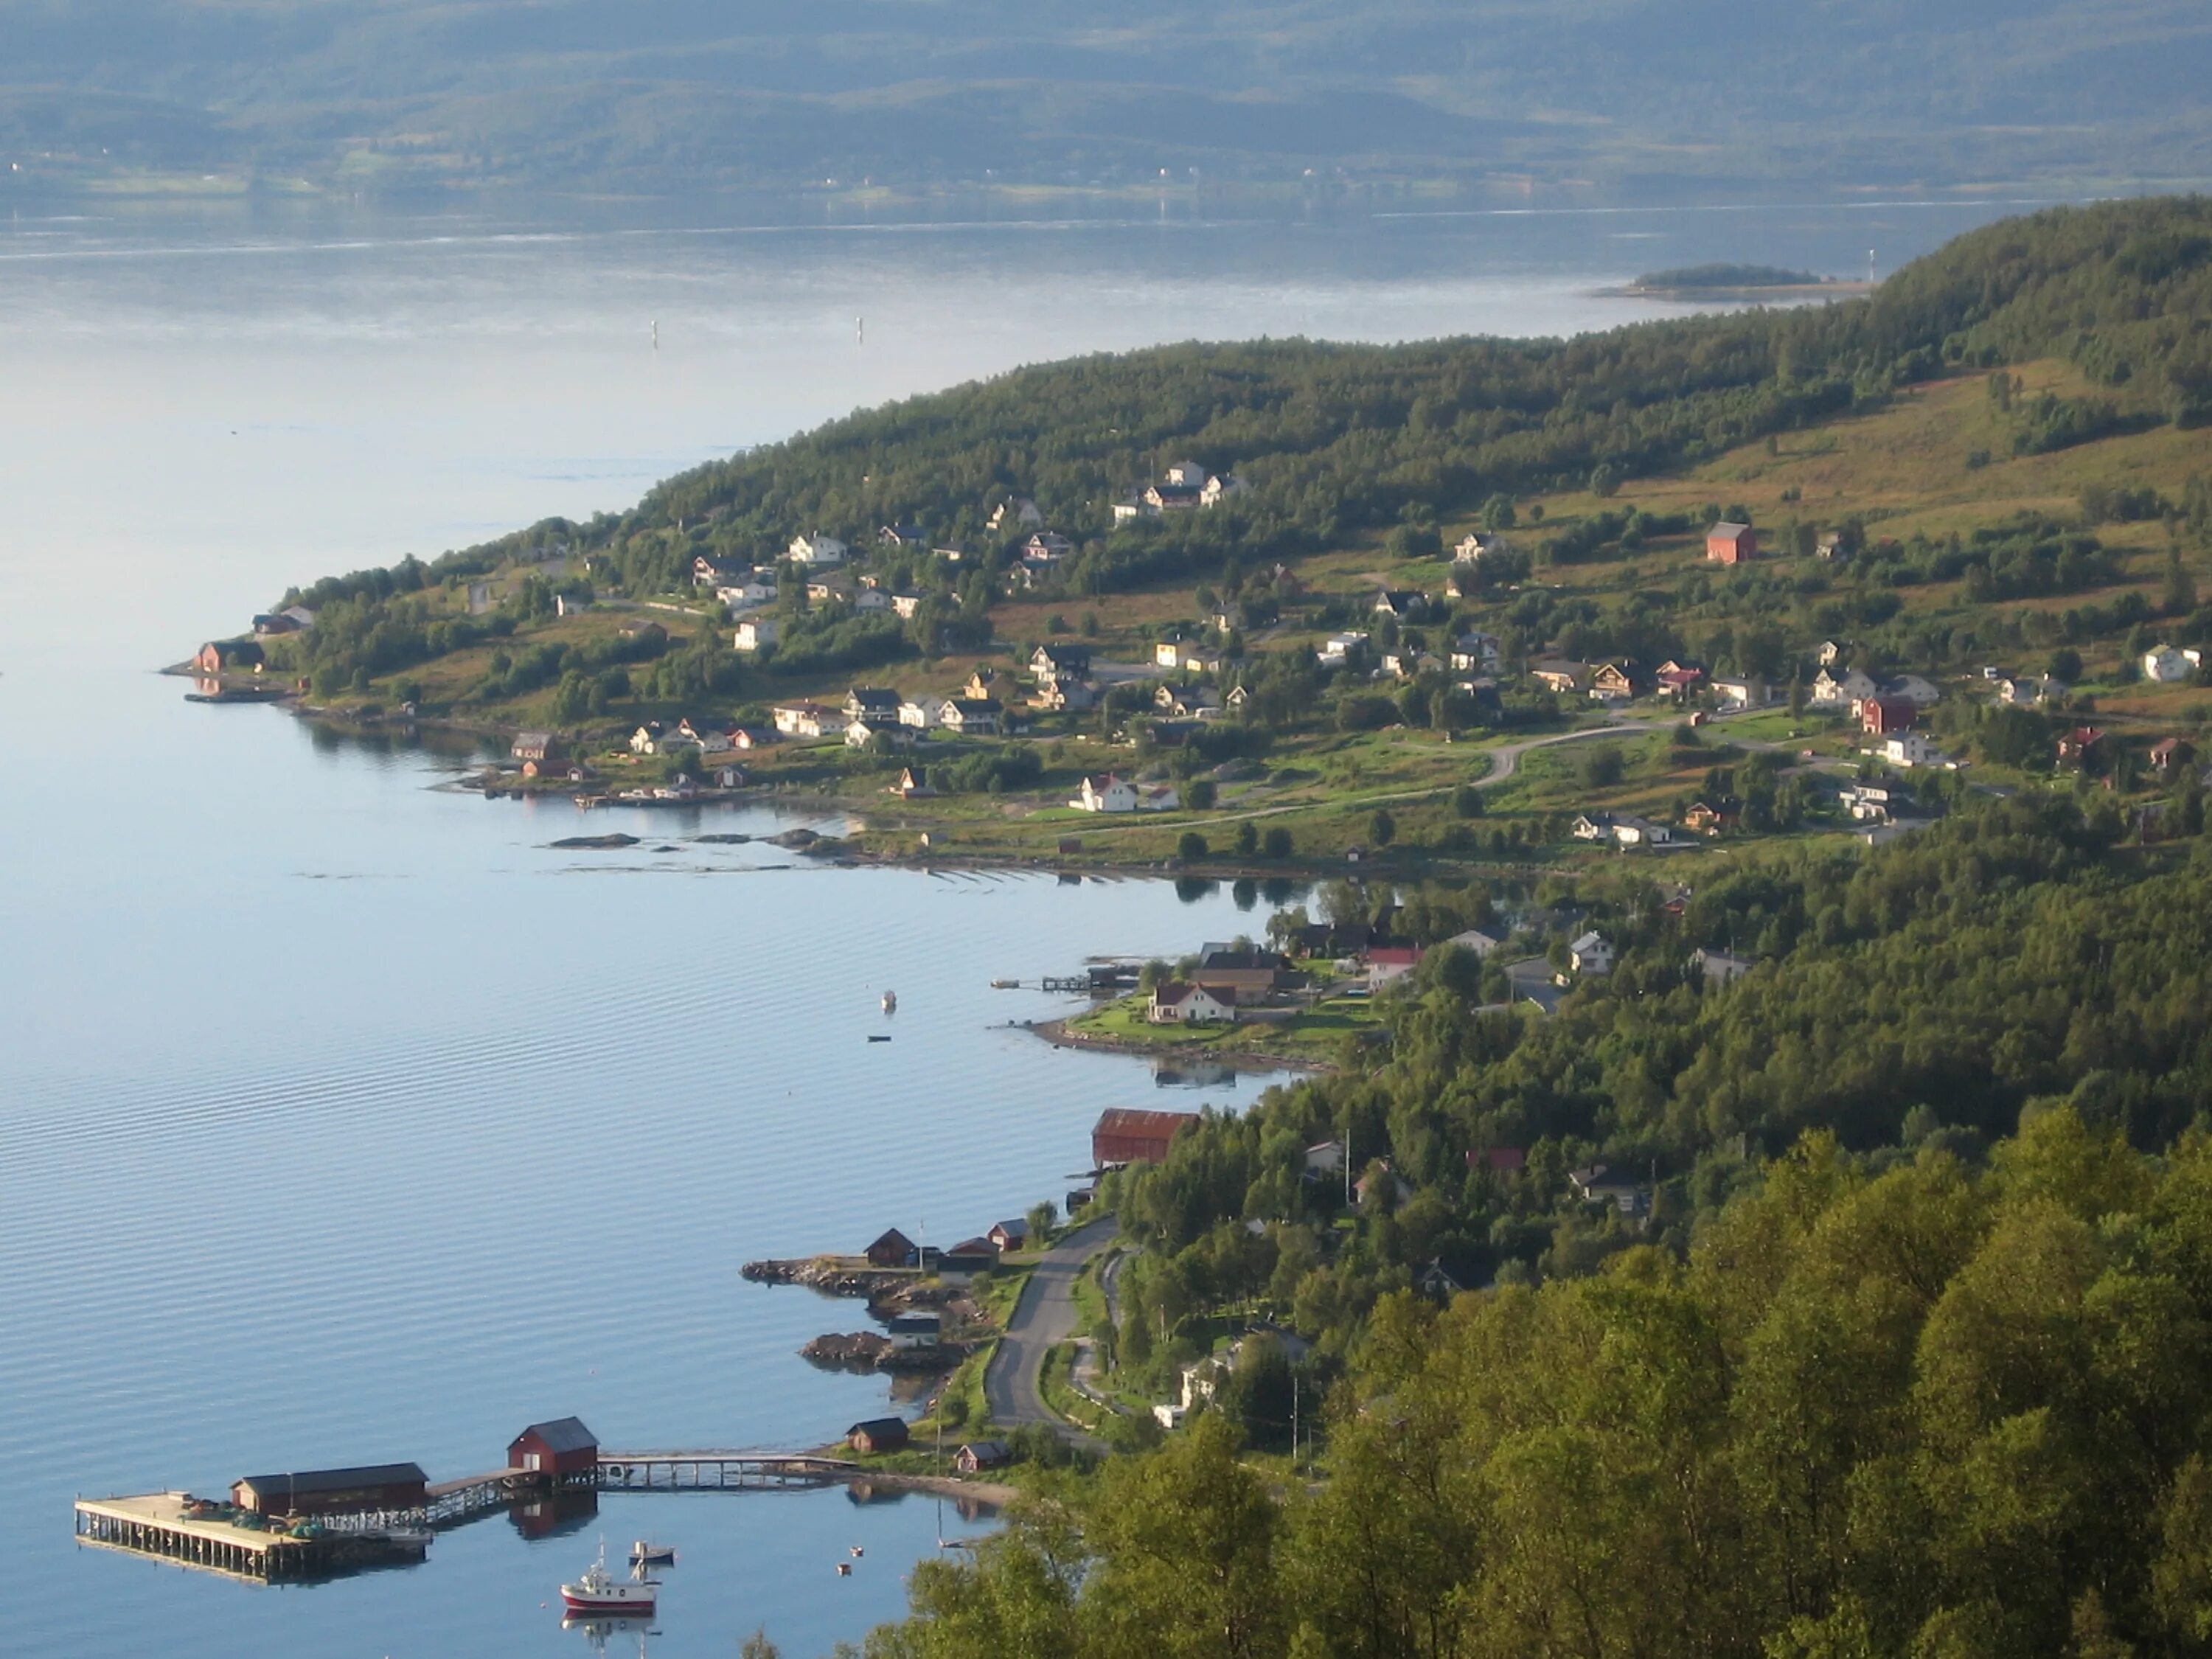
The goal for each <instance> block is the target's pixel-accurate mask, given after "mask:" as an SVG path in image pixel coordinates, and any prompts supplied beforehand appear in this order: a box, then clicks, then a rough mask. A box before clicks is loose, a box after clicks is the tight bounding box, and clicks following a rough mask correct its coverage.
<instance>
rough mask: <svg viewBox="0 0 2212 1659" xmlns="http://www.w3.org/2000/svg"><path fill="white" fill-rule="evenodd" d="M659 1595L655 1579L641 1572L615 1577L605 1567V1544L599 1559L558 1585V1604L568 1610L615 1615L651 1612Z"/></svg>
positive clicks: (626, 1616) (637, 1616) (628, 1616)
mask: <svg viewBox="0 0 2212 1659" xmlns="http://www.w3.org/2000/svg"><path fill="white" fill-rule="evenodd" d="M659 1595H660V1585H659V1582H658V1581H657V1580H654V1579H651V1578H647V1577H643V1576H641V1571H640V1572H633V1573H632V1574H631V1575H630V1577H628V1578H626V1579H624V1578H617V1577H615V1576H614V1574H612V1573H611V1572H609V1571H607V1547H606V1544H605V1541H601V1542H600V1545H599V1559H598V1560H596V1561H594V1562H592V1565H590V1566H588V1567H586V1568H585V1569H584V1576H583V1577H581V1578H579V1579H578V1580H576V1582H575V1583H573V1584H563V1585H562V1586H561V1604H562V1607H565V1608H567V1609H568V1611H569V1612H570V1613H605V1614H608V1615H611V1616H612V1617H614V1618H617V1619H647V1618H650V1617H652V1615H653V1604H654V1602H655V1601H657V1600H658V1599H659Z"/></svg>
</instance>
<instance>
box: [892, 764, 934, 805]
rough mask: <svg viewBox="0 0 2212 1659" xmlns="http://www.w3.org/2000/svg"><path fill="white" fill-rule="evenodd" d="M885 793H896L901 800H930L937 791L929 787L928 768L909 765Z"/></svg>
mask: <svg viewBox="0 0 2212 1659" xmlns="http://www.w3.org/2000/svg"><path fill="white" fill-rule="evenodd" d="M884 793H885V794H890V795H896V796H897V797H898V798H899V799H901V800H928V799H932V798H933V797H934V796H935V795H936V793H937V791H935V790H934V789H933V788H931V787H929V775H928V771H927V769H926V768H924V767H920V766H909V767H907V768H906V769H903V770H902V771H901V772H900V773H899V775H898V781H897V782H896V783H894V784H892V785H891V786H890V787H889V788H887V789H886V790H884Z"/></svg>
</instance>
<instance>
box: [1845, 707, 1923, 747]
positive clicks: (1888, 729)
mask: <svg viewBox="0 0 2212 1659" xmlns="http://www.w3.org/2000/svg"><path fill="white" fill-rule="evenodd" d="M1919 713H1920V708H1919V705H1918V704H1917V703H1915V702H1913V701H1912V699H1911V698H1910V697H1862V698H1860V699H1859V725H1860V726H1861V727H1862V728H1863V729H1864V730H1865V731H1866V732H1867V733H1868V734H1869V736H1872V737H1877V738H1886V737H1888V736H1890V735H1891V734H1892V733H1893V732H1910V731H1911V729H1912V722H1913V720H1914V719H1915V718H1916V717H1917V716H1918V714H1919Z"/></svg>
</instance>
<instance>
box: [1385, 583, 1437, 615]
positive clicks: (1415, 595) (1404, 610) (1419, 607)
mask: <svg viewBox="0 0 2212 1659" xmlns="http://www.w3.org/2000/svg"><path fill="white" fill-rule="evenodd" d="M1428 608H1429V596H1428V595H1427V594H1425V593H1423V592H1419V591H1418V590H1416V589H1413V588H1409V587H1386V588H1383V590H1382V591H1381V592H1377V593H1376V596H1375V605H1374V611H1375V614H1376V616H1378V617H1396V618H1397V619H1398V620H1399V621H1400V622H1413V621H1416V620H1418V619H1419V617H1422V616H1423V615H1425V613H1426V612H1427V611H1428Z"/></svg>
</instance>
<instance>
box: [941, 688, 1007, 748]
mask: <svg viewBox="0 0 2212 1659" xmlns="http://www.w3.org/2000/svg"><path fill="white" fill-rule="evenodd" d="M1005 714H1006V708H1005V706H1004V705H1003V704H1001V703H1000V702H999V700H998V699H997V698H995V697H947V698H946V699H945V701H944V702H941V703H939V705H938V708H937V723H938V724H939V726H943V727H944V728H945V730H946V731H948V732H958V733H959V734H960V735H961V736H963V737H969V738H991V737H996V736H998V735H999V732H1000V727H1001V726H1002V725H1003V724H1004V716H1005Z"/></svg>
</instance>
